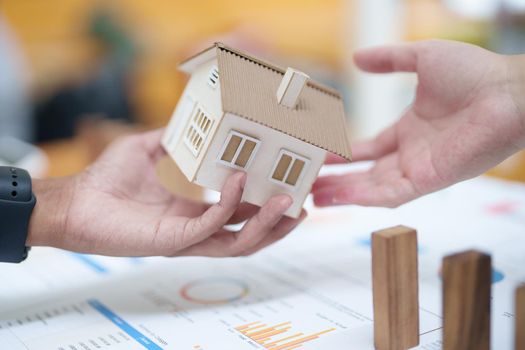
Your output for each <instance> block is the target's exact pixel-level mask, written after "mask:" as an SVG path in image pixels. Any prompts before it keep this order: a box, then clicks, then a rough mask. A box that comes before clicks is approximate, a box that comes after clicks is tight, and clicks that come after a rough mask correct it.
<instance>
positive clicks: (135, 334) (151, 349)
mask: <svg viewBox="0 0 525 350" xmlns="http://www.w3.org/2000/svg"><path fill="white" fill-rule="evenodd" d="M88 304H89V305H90V306H91V307H92V308H94V309H95V310H97V311H98V312H100V313H101V314H102V315H103V316H104V317H106V318H107V319H108V320H110V321H111V322H113V323H114V324H115V325H116V326H117V327H118V328H120V329H121V330H123V331H124V332H126V334H127V335H129V336H130V337H132V338H133V339H135V340H136V341H137V342H138V343H139V344H141V345H142V346H144V347H145V348H146V349H148V350H163V349H162V348H161V347H160V346H158V345H157V344H155V343H154V342H153V341H152V340H151V339H149V338H148V337H146V336H145V335H144V334H142V333H140V332H139V331H138V330H136V329H135V328H133V326H131V325H130V324H129V323H127V322H126V321H124V320H123V319H122V318H120V317H119V316H118V315H117V314H115V313H114V312H113V311H111V310H110V309H108V308H107V307H106V306H105V305H104V304H102V303H101V302H100V301H98V300H96V299H90V300H88Z"/></svg>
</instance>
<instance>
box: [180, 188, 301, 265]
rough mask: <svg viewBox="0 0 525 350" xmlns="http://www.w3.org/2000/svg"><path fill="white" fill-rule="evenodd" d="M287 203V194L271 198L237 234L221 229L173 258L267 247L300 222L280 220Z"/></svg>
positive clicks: (242, 252)
mask: <svg viewBox="0 0 525 350" xmlns="http://www.w3.org/2000/svg"><path fill="white" fill-rule="evenodd" d="M291 204H292V199H291V198H290V197H289V196H287V195H279V196H275V197H272V198H270V199H269V200H268V202H267V203H266V204H265V205H264V206H263V207H262V208H261V209H260V210H259V212H258V213H257V214H256V215H255V216H253V217H252V218H251V219H250V220H248V222H247V223H246V224H245V225H244V227H243V228H242V230H241V231H239V232H229V231H225V230H222V231H220V232H218V233H216V234H215V235H213V236H211V237H209V238H208V239H206V240H205V241H203V242H200V243H198V244H195V245H193V246H191V247H188V248H187V249H185V250H183V251H180V252H179V253H177V255H184V256H195V255H203V256H213V257H226V256H240V255H245V254H246V252H251V251H254V250H255V249H258V247H259V246H265V245H269V244H271V243H272V242H274V241H275V240H276V239H278V238H279V237H282V236H284V235H286V234H287V233H288V232H290V230H292V229H293V228H294V227H295V226H297V225H298V224H299V222H300V220H302V219H298V220H294V219H290V218H287V217H283V215H284V213H285V212H286V210H287V209H288V208H289V207H290V205H291Z"/></svg>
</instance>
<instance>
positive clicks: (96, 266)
mask: <svg viewBox="0 0 525 350" xmlns="http://www.w3.org/2000/svg"><path fill="white" fill-rule="evenodd" d="M71 256H72V257H74V258H75V259H78V260H79V261H81V262H83V263H84V264H86V265H87V266H88V267H90V268H91V269H92V270H94V271H95V272H96V273H100V274H107V273H109V270H108V269H107V268H106V267H105V266H104V265H102V264H100V263H99V262H98V261H96V260H95V259H94V258H93V257H92V256H91V255H88V254H80V253H71Z"/></svg>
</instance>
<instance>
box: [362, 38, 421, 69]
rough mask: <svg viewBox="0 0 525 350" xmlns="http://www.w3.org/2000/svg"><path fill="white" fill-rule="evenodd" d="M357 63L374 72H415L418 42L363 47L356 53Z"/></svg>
mask: <svg viewBox="0 0 525 350" xmlns="http://www.w3.org/2000/svg"><path fill="white" fill-rule="evenodd" d="M354 62H355V63H356V65H357V66H358V67H359V68H360V69H362V70H364V71H366V72H372V73H391V72H415V71H416V68H417V46H416V44H401V45H393V46H380V47H373V48H367V49H362V50H359V51H357V52H356V53H354Z"/></svg>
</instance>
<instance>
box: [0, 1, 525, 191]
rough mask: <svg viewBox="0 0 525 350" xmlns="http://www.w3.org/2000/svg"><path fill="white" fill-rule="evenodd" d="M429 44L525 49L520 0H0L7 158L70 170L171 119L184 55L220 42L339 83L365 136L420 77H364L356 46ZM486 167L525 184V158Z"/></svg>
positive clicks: (387, 118)
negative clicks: (108, 147) (111, 145)
mask: <svg viewBox="0 0 525 350" xmlns="http://www.w3.org/2000/svg"><path fill="white" fill-rule="evenodd" d="M426 38H446V39H453V40H461V41H465V42H470V43H474V44H477V45H481V46H483V47H486V48H488V49H490V50H493V51H496V52H500V53H525V0H286V1H283V0H250V1H246V0H222V1H211V0H199V1H182V0H112V1H94V0H93V1H87V0H46V1H40V0H0V158H2V157H3V158H4V161H8V162H11V163H17V162H18V163H20V160H21V159H24V157H26V156H27V155H31V157H30V158H31V159H30V164H31V167H32V169H33V174H34V175H35V176H63V175H69V174H72V173H75V172H78V171H80V170H82V169H83V168H84V167H85V166H86V165H88V164H89V163H90V162H91V161H93V160H94V159H95V158H96V157H97V156H98V154H99V153H100V152H101V151H102V150H103V149H104V147H105V146H106V145H107V144H108V143H109V142H111V141H112V140H113V139H115V138H116V137H118V136H120V135H124V134H128V133H132V132H137V131H140V130H147V129H152V128H158V127H161V126H163V125H165V124H166V123H167V122H168V120H169V118H170V116H171V113H172V111H173V109H174V107H175V106H176V104H177V100H178V98H179V96H180V94H181V92H182V90H183V89H184V86H185V82H186V79H187V77H186V76H185V75H184V74H182V73H181V72H179V71H178V70H177V64H178V62H180V61H181V60H183V59H184V58H186V57H188V56H189V55H191V54H193V53H195V52H196V51H198V50H200V49H202V48H204V47H206V46H207V45H209V44H210V43H212V42H214V41H223V42H225V43H228V44H229V45H231V46H234V47H238V48H240V49H243V50H248V51H250V52H252V53H254V54H256V55H259V56H261V57H263V58H265V59H267V60H270V61H272V62H275V63H276V64H278V65H281V66H284V67H286V66H292V67H296V68H298V69H301V70H303V71H305V72H307V73H308V74H310V75H311V76H312V77H313V78H314V79H317V80H320V81H322V82H324V83H325V84H328V85H330V86H333V87H335V88H337V89H338V90H340V91H341V92H342V94H343V95H344V98H345V104H346V107H347V117H348V121H349V126H350V129H351V134H352V136H353V138H354V139H358V138H365V137H370V136H372V135H374V134H376V133H377V132H378V131H379V130H381V129H382V128H384V127H385V126H387V125H389V124H391V123H392V122H393V121H394V120H395V119H396V118H398V117H399V115H400V113H401V111H402V110H403V109H404V108H405V107H406V106H407V105H408V104H409V103H410V101H411V99H412V97H413V96H412V93H413V89H414V86H415V83H416V81H415V77H413V76H410V75H403V74H399V75H391V76H372V75H366V74H362V73H359V72H357V71H356V70H355V68H354V67H353V65H352V60H351V57H352V53H353V51H354V50H355V49H356V48H359V47H364V46H370V45H378V44H384V43H395V42H401V41H406V40H420V39H426ZM8 136H9V137H8ZM13 138H16V140H15V139H13ZM18 140H22V141H26V142H29V143H31V144H33V145H36V146H37V147H36V148H33V147H31V146H28V145H25V144H21V143H19V141H18ZM22 145H25V146H22ZM26 158H27V157H26ZM24 161H27V159H26V160H24ZM490 174H492V175H496V176H501V177H505V178H508V179H514V180H521V181H525V154H523V153H521V154H518V155H516V156H514V157H512V158H510V159H508V160H507V161H505V162H504V163H503V164H501V165H500V166H498V167H497V168H496V169H494V170H492V171H491V172H490Z"/></svg>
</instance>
